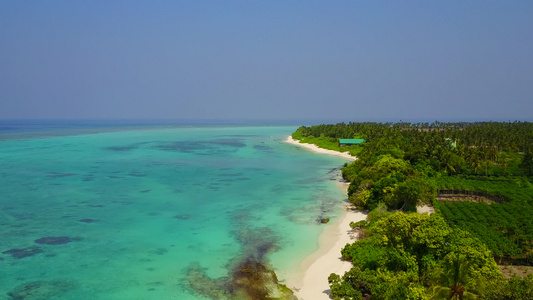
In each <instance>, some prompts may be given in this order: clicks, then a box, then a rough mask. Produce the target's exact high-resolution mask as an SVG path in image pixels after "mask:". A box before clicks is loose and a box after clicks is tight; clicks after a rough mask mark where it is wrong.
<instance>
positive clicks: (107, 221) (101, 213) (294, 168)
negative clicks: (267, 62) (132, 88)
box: [0, 127, 344, 299]
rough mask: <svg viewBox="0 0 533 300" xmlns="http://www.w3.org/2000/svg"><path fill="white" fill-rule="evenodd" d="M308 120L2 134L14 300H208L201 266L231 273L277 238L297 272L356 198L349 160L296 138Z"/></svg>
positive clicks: (5, 264)
mask: <svg viewBox="0 0 533 300" xmlns="http://www.w3.org/2000/svg"><path fill="white" fill-rule="evenodd" d="M295 129H296V128H294V127H205V128H167V129H162V128H159V129H153V130H129V131H115V132H103V133H96V134H80V135H70V136H51V137H46V138H31V139H27V138H26V139H5V140H0V188H1V191H0V236H1V239H0V252H3V253H2V254H0V278H1V280H0V299H4V297H5V298H6V299H11V298H12V296H8V293H10V292H13V291H15V290H18V292H19V293H26V298H21V299H203V298H202V297H201V296H198V295H195V294H193V293H192V292H191V291H189V290H188V289H187V286H186V285H185V282H186V275H187V270H188V268H190V267H191V266H193V265H200V266H201V267H203V268H205V272H206V273H207V275H209V276H210V277H212V278H218V277H223V276H227V275H228V272H229V269H230V268H231V264H232V262H234V261H236V260H238V259H239V258H240V257H243V256H245V255H255V253H257V252H260V251H261V246H262V245H263V244H264V243H265V242H273V243H274V244H275V248H274V249H275V252H273V253H269V254H268V255H267V259H268V261H269V263H270V264H271V266H272V267H273V268H274V269H275V270H276V272H277V273H278V274H281V275H280V277H281V278H280V279H284V278H283V274H285V273H286V272H287V271H289V270H291V269H293V268H296V267H297V266H298V263H299V262H300V260H301V259H303V258H304V257H306V256H307V255H309V254H311V253H312V252H313V251H314V250H316V248H317V241H318V236H319V235H320V233H321V231H322V230H323V226H321V225H318V224H317V222H316V219H317V218H318V217H320V216H325V217H331V218H333V219H335V218H337V217H338V216H340V213H341V212H340V205H337V204H338V203H340V202H341V201H342V200H343V199H344V195H343V193H342V191H341V190H340V189H338V187H337V186H336V185H335V180H336V176H337V175H338V170H336V168H338V167H340V166H341V165H342V164H343V163H344V161H343V160H342V159H340V158H336V157H329V156H324V155H317V154H313V153H310V152H308V151H305V150H301V149H298V148H297V147H295V146H292V145H289V144H286V143H283V140H284V139H285V137H286V136H287V135H289V134H290V133H291V132H292V131H294V130H295ZM45 237H52V238H49V239H47V240H45V243H42V241H43V240H40V241H41V243H39V242H36V240H39V239H41V238H45ZM54 238H55V239H54ZM46 242H47V243H46ZM13 249H19V250H13ZM10 250H11V251H10ZM21 290H25V291H24V292H21ZM12 295H13V294H12Z"/></svg>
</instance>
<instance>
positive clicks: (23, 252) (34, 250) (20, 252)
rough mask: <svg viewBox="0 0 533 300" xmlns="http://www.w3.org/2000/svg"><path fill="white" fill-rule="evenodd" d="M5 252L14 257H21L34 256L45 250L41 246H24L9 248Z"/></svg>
mask: <svg viewBox="0 0 533 300" xmlns="http://www.w3.org/2000/svg"><path fill="white" fill-rule="evenodd" d="M2 253H3V254H9V255H11V256H12V257H13V258H16V259H21V258H25V257H30V256H34V255H36V254H39V253H43V250H42V249H41V248H39V247H36V246H32V247H28V248H22V249H9V250H7V251H4V252H2Z"/></svg>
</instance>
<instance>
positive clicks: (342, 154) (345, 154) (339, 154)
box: [285, 135, 357, 161]
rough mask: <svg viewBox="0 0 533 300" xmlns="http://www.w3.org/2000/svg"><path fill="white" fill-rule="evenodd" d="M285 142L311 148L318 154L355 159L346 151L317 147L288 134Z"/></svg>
mask: <svg viewBox="0 0 533 300" xmlns="http://www.w3.org/2000/svg"><path fill="white" fill-rule="evenodd" d="M285 143H289V144H292V145H296V146H300V147H302V148H305V149H308V150H311V151H313V152H315V153H319V154H327V155H331V156H337V157H341V158H344V159H346V160H349V161H354V160H356V159H357V157H355V156H353V155H350V154H349V153H348V152H339V151H335V150H328V149H322V148H319V147H318V146H317V145H314V144H308V143H300V142H299V141H298V140H295V139H293V138H292V136H290V135H289V136H288V137H287V139H286V140H285Z"/></svg>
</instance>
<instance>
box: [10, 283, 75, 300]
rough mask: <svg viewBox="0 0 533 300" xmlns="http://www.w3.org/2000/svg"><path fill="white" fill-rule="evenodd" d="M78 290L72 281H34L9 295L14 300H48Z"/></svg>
mask: <svg viewBox="0 0 533 300" xmlns="http://www.w3.org/2000/svg"><path fill="white" fill-rule="evenodd" d="M75 288H76V284H75V283H74V282H71V281H62V280H56V281H33V282H29V283H25V284H22V285H19V286H17V287H16V288H15V289H14V290H13V291H11V292H9V293H7V295H8V296H9V297H10V299H12V300H46V299H51V298H52V297H57V296H60V295H62V294H64V293H66V292H68V291H70V290H73V289H75Z"/></svg>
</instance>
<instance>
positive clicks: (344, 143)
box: [339, 139, 365, 147]
mask: <svg viewBox="0 0 533 300" xmlns="http://www.w3.org/2000/svg"><path fill="white" fill-rule="evenodd" d="M364 142H365V140H364V139H339V147H340V146H350V145H359V144H361V143H364Z"/></svg>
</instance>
